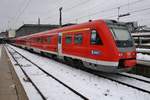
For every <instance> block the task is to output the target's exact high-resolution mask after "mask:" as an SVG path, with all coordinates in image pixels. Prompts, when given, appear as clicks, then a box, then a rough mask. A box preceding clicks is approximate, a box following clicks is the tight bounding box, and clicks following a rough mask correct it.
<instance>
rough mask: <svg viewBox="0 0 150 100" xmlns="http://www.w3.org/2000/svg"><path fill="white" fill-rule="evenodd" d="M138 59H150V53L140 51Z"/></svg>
mask: <svg viewBox="0 0 150 100" xmlns="http://www.w3.org/2000/svg"><path fill="white" fill-rule="evenodd" d="M137 60H145V61H150V55H148V54H142V53H138V54H137Z"/></svg>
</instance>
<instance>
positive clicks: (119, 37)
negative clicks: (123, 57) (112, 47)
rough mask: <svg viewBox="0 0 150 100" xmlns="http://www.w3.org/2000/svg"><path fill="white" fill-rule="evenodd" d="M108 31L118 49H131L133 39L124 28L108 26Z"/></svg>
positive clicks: (121, 26)
mask: <svg viewBox="0 0 150 100" xmlns="http://www.w3.org/2000/svg"><path fill="white" fill-rule="evenodd" d="M109 28H110V31H111V32H112V34H113V37H114V39H115V41H116V45H117V46H118V47H132V46H133V39H132V37H131V34H130V33H129V31H128V29H127V27H126V26H123V25H116V24H114V25H109Z"/></svg>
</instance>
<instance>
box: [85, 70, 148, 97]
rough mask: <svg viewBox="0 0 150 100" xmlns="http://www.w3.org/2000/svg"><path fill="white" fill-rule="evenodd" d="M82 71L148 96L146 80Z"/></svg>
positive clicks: (122, 75) (124, 75) (123, 75)
mask: <svg viewBox="0 0 150 100" xmlns="http://www.w3.org/2000/svg"><path fill="white" fill-rule="evenodd" d="M84 71H86V72H88V73H91V74H94V75H96V76H99V77H102V78H105V79H108V80H111V81H114V82H117V83H119V84H122V85H125V86H128V87H131V88H133V89H136V90H139V91H142V92H145V93H148V94H150V82H149V81H148V80H144V79H142V78H137V77H132V76H130V75H126V74H108V73H99V72H94V73H93V71H91V70H89V69H86V70H84ZM135 83H138V85H137V84H135ZM140 84H142V85H140Z"/></svg>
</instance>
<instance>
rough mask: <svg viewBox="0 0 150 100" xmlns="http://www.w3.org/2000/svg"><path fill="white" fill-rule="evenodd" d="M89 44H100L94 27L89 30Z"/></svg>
mask: <svg viewBox="0 0 150 100" xmlns="http://www.w3.org/2000/svg"><path fill="white" fill-rule="evenodd" d="M91 44H92V45H99V44H102V40H101V39H100V36H99V34H98V32H97V31H96V30H95V29H94V30H92V31H91Z"/></svg>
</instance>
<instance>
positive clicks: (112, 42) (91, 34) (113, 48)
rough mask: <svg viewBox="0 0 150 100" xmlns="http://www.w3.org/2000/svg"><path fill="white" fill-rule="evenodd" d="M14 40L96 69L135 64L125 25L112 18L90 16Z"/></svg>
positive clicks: (114, 69)
mask: <svg viewBox="0 0 150 100" xmlns="http://www.w3.org/2000/svg"><path fill="white" fill-rule="evenodd" d="M14 44H15V45H17V46H20V47H23V48H26V49H29V50H32V51H35V52H39V53H45V54H48V55H50V56H52V57H57V58H59V59H62V60H64V61H68V62H71V63H73V64H76V65H81V64H83V65H84V66H85V67H88V68H91V69H94V70H99V71H106V72H118V71H127V70H129V69H131V68H132V67H134V66H135V64H136V49H135V46H134V41H133V39H132V37H131V35H130V33H129V32H128V29H127V27H126V25H125V24H124V23H121V22H117V21H114V20H94V21H89V22H86V23H83V24H77V25H72V26H66V27H61V28H58V29H53V30H49V31H45V32H40V33H36V34H32V35H27V36H23V37H18V38H15V43H14Z"/></svg>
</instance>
